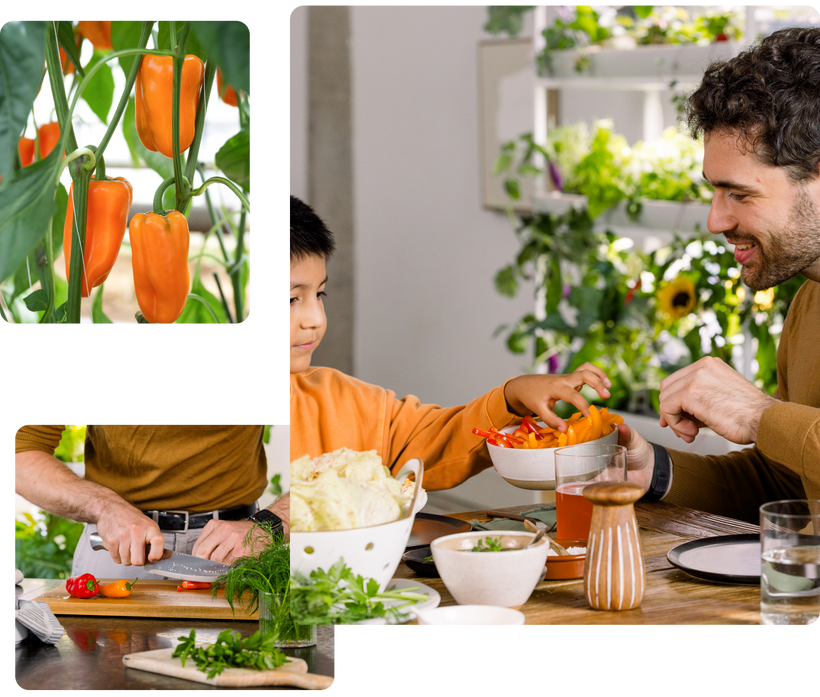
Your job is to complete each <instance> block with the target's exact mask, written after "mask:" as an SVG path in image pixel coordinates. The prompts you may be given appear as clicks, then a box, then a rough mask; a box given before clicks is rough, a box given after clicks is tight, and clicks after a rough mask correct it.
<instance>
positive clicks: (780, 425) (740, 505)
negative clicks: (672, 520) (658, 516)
mask: <svg viewBox="0 0 820 697" xmlns="http://www.w3.org/2000/svg"><path fill="white" fill-rule="evenodd" d="M818 366H820V283H815V282H814V281H807V282H806V283H804V284H803V286H802V287H801V288H800V290H799V291H798V293H797V295H796V296H795V299H794V302H792V305H791V307H790V308H789V315H788V318H787V320H786V323H785V325H784V327H783V333H782V334H781V336H780V345H779V347H778V350H777V391H776V392H775V397H777V398H778V399H780V400H782V401H781V402H780V403H778V404H774V405H772V406H770V407H769V408H768V409H767V410H766V411H765V412H764V413H763V417H762V418H761V419H760V426H759V427H758V432H757V443H756V444H755V445H754V447H751V448H746V449H745V450H740V451H736V452H733V453H729V454H728V455H720V456H717V455H711V456H703V455H695V454H692V453H687V452H681V451H678V450H670V451H669V455H670V457H671V458H672V463H673V478H672V488H671V490H670V492H669V494H668V495H667V496H666V498H665V499H664V500H665V501H669V502H670V503H677V504H679V505H683V506H691V507H692V508H698V509H700V510H705V511H708V512H711V513H717V514H720V515H726V516H730V517H732V518H738V519H740V520H747V521H749V522H753V523H759V512H758V508H759V506H760V505H761V504H763V503H765V502H767V501H777V500H779V499H790V498H791V499H793V498H810V499H820V367H818Z"/></svg>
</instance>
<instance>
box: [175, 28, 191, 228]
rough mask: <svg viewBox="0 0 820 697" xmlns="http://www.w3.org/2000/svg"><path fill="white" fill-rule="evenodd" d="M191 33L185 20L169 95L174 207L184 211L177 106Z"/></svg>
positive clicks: (183, 187) (184, 197) (176, 50)
mask: <svg viewBox="0 0 820 697" xmlns="http://www.w3.org/2000/svg"><path fill="white" fill-rule="evenodd" d="M190 33H191V23H190V22H185V23H183V25H182V31H181V32H180V38H179V41H178V42H177V43H176V45H174V51H173V56H174V58H173V70H174V73H173V92H172V96H171V143H172V148H173V155H174V157H173V160H174V182H175V190H176V204H175V206H174V207H175V208H176V209H177V210H178V211H183V212H184V211H185V203H186V201H187V199H188V190H187V189H186V187H185V185H184V183H183V178H182V153H181V152H180V151H179V106H180V90H181V89H182V68H183V66H184V65H185V52H186V50H187V48H188V35H189V34H190ZM175 40H176V26H175V24H174V23H173V22H172V23H171V43H172V44H173V43H174V41H175Z"/></svg>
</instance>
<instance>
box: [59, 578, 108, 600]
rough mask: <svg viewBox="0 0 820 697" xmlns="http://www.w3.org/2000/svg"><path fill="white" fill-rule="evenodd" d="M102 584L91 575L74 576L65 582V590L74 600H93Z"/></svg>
mask: <svg viewBox="0 0 820 697" xmlns="http://www.w3.org/2000/svg"><path fill="white" fill-rule="evenodd" d="M99 585H100V584H99V583H98V582H97V579H96V578H94V577H93V576H92V575H91V574H83V575H82V576H73V577H71V578H70V579H68V581H66V582H65V589H66V590H67V591H68V594H69V595H71V596H73V597H74V598H93V597H94V596H95V595H97V586H99Z"/></svg>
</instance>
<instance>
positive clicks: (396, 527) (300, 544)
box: [290, 459, 427, 590]
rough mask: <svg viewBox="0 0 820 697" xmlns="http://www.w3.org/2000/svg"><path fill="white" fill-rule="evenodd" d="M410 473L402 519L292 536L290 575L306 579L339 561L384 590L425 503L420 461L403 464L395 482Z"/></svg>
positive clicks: (293, 534) (298, 533)
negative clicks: (410, 491) (412, 478)
mask: <svg viewBox="0 0 820 697" xmlns="http://www.w3.org/2000/svg"><path fill="white" fill-rule="evenodd" d="M411 473H412V474H414V475H415V482H416V486H415V491H414V492H413V499H412V501H411V502H410V506H408V514H407V516H406V517H404V518H401V519H399V520H396V521H393V522H392V523H382V524H381V525H370V526H368V527H365V528H354V529H352V530H328V531H321V532H292V533H291V534H290V568H291V571H298V572H299V573H300V574H302V575H303V576H310V572H311V571H315V570H316V569H324V570H325V571H327V570H328V569H330V567H331V566H333V565H334V564H335V563H336V562H337V561H339V558H340V557H343V558H344V560H345V564H346V565H347V566H349V567H350V568H351V569H352V571H353V573H354V574H356V575H360V576H363V577H364V578H374V579H376V581H377V582H378V584H379V588H380V589H381V590H384V589H385V588H386V587H387V584H388V583H389V581H390V579H391V578H393V572H395V570H396V567H397V566H398V565H399V561H401V555H402V554H403V553H404V549H405V547H406V546H407V540H408V539H409V537H410V531H411V529H412V528H413V520H414V519H415V517H416V513H418V512H419V511H420V510H421V509H422V508H423V507H424V504H425V503H427V493H426V492H425V491H424V490H423V489H422V478H423V475H424V465H423V464H422V462H421V460H419V459H413V460H410V461H408V462H407V463H405V465H404V466H403V467H402V468H401V471H400V472H399V473H398V474H397V475H396V479H397V480H398V481H399V482H403V481H404V480H405V479H406V478H407V476H408V475H410V474H411Z"/></svg>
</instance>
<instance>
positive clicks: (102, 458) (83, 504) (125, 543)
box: [15, 426, 290, 578]
mask: <svg viewBox="0 0 820 697" xmlns="http://www.w3.org/2000/svg"><path fill="white" fill-rule="evenodd" d="M62 432H63V426H24V427H23V428H21V429H20V430H19V431H18V432H17V438H16V444H15V445H16V448H15V449H16V457H15V475H16V488H17V493H18V494H20V495H21V496H23V497H24V498H26V499H27V500H28V501H31V502H32V503H33V504H35V505H37V506H40V507H41V508H43V509H44V510H47V511H50V512H52V513H54V514H56V515H60V516H63V517H65V518H70V519H72V520H77V521H81V522H84V523H86V526H85V529H84V531H83V535H82V537H81V538H80V541H79V542H78V544H77V549H76V551H75V554H74V564H73V574H74V575H76V574H78V573H86V572H89V573H92V574H94V575H95V576H97V577H98V578H100V577H107V578H127V577H130V578H134V577H139V578H158V576H156V575H153V574H150V573H149V571H150V567H148V568H147V569H144V568H143V569H139V570H134V569H131V568H129V569H124V568H123V567H133V566H137V567H143V566H144V565H145V564H150V563H151V562H156V561H158V560H159V559H160V558H161V557H162V554H163V550H164V549H166V548H167V549H171V550H174V551H177V552H182V553H185V554H193V555H195V556H198V557H202V558H205V559H212V560H214V561H218V562H223V563H227V564H229V563H230V562H231V561H232V560H233V559H234V558H237V557H240V556H243V555H245V554H248V553H250V552H252V549H251V548H249V547H247V546H246V545H245V536H246V534H247V532H248V531H249V530H250V529H251V528H252V527H253V525H254V522H255V521H257V520H259V521H262V520H270V521H271V522H272V523H273V524H274V525H277V526H280V525H281V527H282V529H283V531H284V532H285V533H288V532H289V520H290V504H289V499H288V497H285V498H283V499H280V500H279V501H277V502H276V503H274V504H273V505H272V506H271V510H266V509H262V510H261V511H260V510H258V505H257V499H258V498H259V496H260V495H261V494H262V493H263V492H264V491H265V488H266V486H267V481H268V479H267V461H266V457H265V452H264V449H263V447H262V438H263V433H264V427H263V426H89V427H88V429H87V433H86V444H85V477H83V478H81V477H78V476H77V475H75V474H74V473H73V472H72V471H71V470H70V469H69V468H68V467H66V466H65V465H64V464H63V463H62V462H60V461H59V460H57V459H56V458H55V457H54V454H53V453H54V450H55V448H56V447H57V445H59V442H60V437H61V434H62ZM95 530H96V531H97V532H98V533H99V535H100V536H101V537H102V540H103V544H104V546H105V548H106V549H107V550H108V551H107V553H106V552H103V551H96V552H95V551H93V550H92V548H91V545H90V543H89V535H90V534H91V533H92V532H94V531H95ZM146 546H150V549H148V550H147V549H146ZM146 552H147V553H146Z"/></svg>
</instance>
